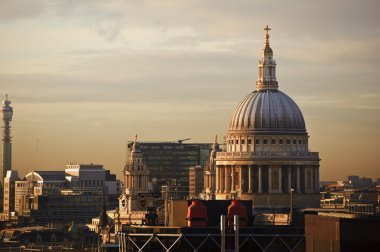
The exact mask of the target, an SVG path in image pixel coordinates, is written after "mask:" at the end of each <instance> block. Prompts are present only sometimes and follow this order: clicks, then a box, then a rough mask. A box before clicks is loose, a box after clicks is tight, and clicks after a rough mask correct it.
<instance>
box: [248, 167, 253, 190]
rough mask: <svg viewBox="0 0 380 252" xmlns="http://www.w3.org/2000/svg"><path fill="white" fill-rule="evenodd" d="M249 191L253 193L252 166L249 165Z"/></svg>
mask: <svg viewBox="0 0 380 252" xmlns="http://www.w3.org/2000/svg"><path fill="white" fill-rule="evenodd" d="M248 193H252V166H251V165H250V166H248Z"/></svg>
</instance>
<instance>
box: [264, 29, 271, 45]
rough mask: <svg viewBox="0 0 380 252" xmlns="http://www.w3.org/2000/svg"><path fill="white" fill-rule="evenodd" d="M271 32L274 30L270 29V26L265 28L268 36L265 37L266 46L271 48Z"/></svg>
mask: <svg viewBox="0 0 380 252" xmlns="http://www.w3.org/2000/svg"><path fill="white" fill-rule="evenodd" d="M270 30H272V29H271V28H269V26H268V25H267V26H266V27H265V28H264V31H266V32H267V34H266V35H265V45H266V46H269V31H270Z"/></svg>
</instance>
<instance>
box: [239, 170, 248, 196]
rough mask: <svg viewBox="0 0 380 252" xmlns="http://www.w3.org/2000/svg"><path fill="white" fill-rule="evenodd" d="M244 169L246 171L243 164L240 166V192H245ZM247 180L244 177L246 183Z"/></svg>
mask: <svg viewBox="0 0 380 252" xmlns="http://www.w3.org/2000/svg"><path fill="white" fill-rule="evenodd" d="M243 171H244V168H243V167H242V166H240V172H239V190H240V192H241V193H242V192H243V189H244V188H243ZM246 181H247V180H245V178H244V183H246Z"/></svg>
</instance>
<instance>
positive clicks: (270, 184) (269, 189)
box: [268, 166, 272, 193]
mask: <svg viewBox="0 0 380 252" xmlns="http://www.w3.org/2000/svg"><path fill="white" fill-rule="evenodd" d="M268 193H272V167H270V166H269V167H268Z"/></svg>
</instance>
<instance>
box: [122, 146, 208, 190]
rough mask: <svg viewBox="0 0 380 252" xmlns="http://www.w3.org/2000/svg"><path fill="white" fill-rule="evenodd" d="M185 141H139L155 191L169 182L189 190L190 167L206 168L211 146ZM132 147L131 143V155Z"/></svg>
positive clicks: (129, 148) (129, 147)
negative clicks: (200, 166)
mask: <svg viewBox="0 0 380 252" xmlns="http://www.w3.org/2000/svg"><path fill="white" fill-rule="evenodd" d="M183 141H184V140H179V141H178V142H141V141H139V143H138V146H139V150H140V151H141V155H142V158H143V161H144V163H145V165H146V166H147V167H148V169H149V182H150V183H151V184H152V187H153V191H155V192H159V191H160V186H161V185H163V184H167V183H168V181H169V182H170V183H171V184H175V185H176V186H182V187H184V188H186V189H187V187H188V185H189V167H191V166H196V165H202V166H204V165H205V164H206V162H207V160H208V159H209V156H210V149H211V144H210V143H184V142H183ZM132 147H133V142H130V143H129V144H128V150H129V153H130V152H131V150H132ZM129 155H130V154H129ZM186 191H188V189H187V190H186ZM186 196H187V193H186Z"/></svg>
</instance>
